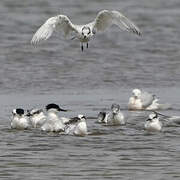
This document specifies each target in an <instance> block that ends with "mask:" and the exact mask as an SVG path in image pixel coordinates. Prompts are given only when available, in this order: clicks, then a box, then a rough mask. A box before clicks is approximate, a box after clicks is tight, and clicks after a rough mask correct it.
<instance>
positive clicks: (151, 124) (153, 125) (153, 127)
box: [144, 112, 162, 131]
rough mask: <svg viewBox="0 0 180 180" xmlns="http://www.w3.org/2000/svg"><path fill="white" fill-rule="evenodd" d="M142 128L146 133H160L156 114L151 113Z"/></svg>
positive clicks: (160, 126) (159, 124)
mask: <svg viewBox="0 0 180 180" xmlns="http://www.w3.org/2000/svg"><path fill="white" fill-rule="evenodd" d="M144 127H145V129H146V130H147V131H160V130H161V129H162V123H161V122H160V121H159V117H158V113H156V112H153V113H151V114H150V115H149V118H148V119H147V120H146V122H145V125H144Z"/></svg>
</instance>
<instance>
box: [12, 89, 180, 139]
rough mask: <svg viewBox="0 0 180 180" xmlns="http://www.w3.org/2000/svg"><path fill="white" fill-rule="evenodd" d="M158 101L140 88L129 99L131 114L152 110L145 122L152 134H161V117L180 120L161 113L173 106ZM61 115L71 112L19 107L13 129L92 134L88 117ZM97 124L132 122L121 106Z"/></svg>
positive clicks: (101, 116) (101, 115) (102, 114)
mask: <svg viewBox="0 0 180 180" xmlns="http://www.w3.org/2000/svg"><path fill="white" fill-rule="evenodd" d="M154 101H157V99H156V96H155V95H154V94H151V93H148V92H146V91H141V90H140V89H134V90H133V91H132V97H130V98H129V102H128V110H129V111H140V110H141V111H142V110H148V112H149V111H150V113H149V115H148V117H147V118H145V120H144V122H145V123H144V129H145V130H147V131H150V132H153V131H161V130H162V122H161V120H160V117H163V118H165V119H166V120H167V119H169V120H173V119H174V120H177V119H178V118H179V117H178V118H177V117H175V116H174V117H169V116H165V115H162V114H160V113H158V112H156V111H154V110H161V108H162V107H164V108H169V107H170V105H169V106H167V105H164V104H161V106H156V108H155V107H154V106H153V105H154ZM149 107H152V109H150V108H149ZM59 112H68V110H66V109H63V108H61V107H60V106H59V105H57V104H54V103H51V104H48V105H46V106H45V108H44V110H43V109H31V110H26V111H25V110H24V109H22V108H16V109H13V111H12V118H11V128H12V129H19V130H24V129H31V128H36V129H39V130H41V131H44V132H54V133H60V134H64V135H76V136H85V135H88V133H89V132H88V129H87V124H86V121H87V118H86V116H84V115H82V114H79V115H78V116H76V117H59ZM96 119H97V122H98V123H101V124H102V125H107V126H108V125H111V126H112V125H113V126H118V125H120V126H122V125H123V126H125V125H126V124H127V123H128V120H127V118H126V117H125V115H124V113H123V112H122V111H121V109H120V105H119V104H115V103H114V104H112V105H111V108H110V111H109V112H105V111H100V112H99V113H98V115H97V118H96Z"/></svg>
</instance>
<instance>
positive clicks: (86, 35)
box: [81, 26, 92, 39]
mask: <svg viewBox="0 0 180 180" xmlns="http://www.w3.org/2000/svg"><path fill="white" fill-rule="evenodd" d="M81 34H82V36H83V39H89V38H90V37H91V36H92V32H91V29H90V27H88V26H83V28H82V33H81Z"/></svg>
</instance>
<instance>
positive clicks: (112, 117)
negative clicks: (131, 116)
mask: <svg viewBox="0 0 180 180" xmlns="http://www.w3.org/2000/svg"><path fill="white" fill-rule="evenodd" d="M98 122H100V123H105V124H108V125H125V124H126V122H125V118H124V115H123V113H122V112H121V111H120V106H119V104H112V106H111V112H109V113H106V112H100V113H99V114H98Z"/></svg>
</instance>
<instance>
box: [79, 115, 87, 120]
mask: <svg viewBox="0 0 180 180" xmlns="http://www.w3.org/2000/svg"><path fill="white" fill-rule="evenodd" d="M78 118H79V120H80V121H83V120H84V121H85V120H86V117H85V116H84V115H82V114H79V115H78Z"/></svg>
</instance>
